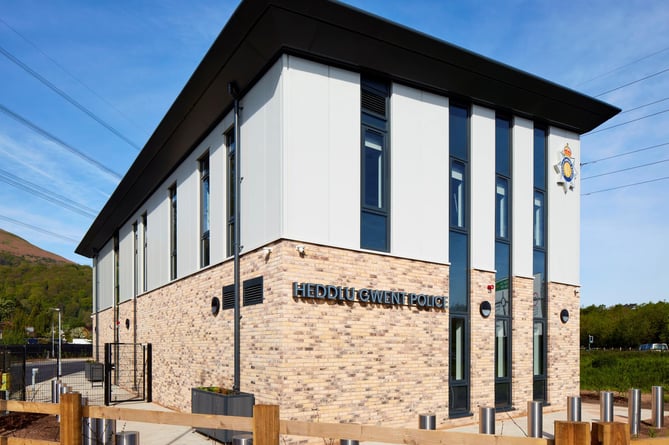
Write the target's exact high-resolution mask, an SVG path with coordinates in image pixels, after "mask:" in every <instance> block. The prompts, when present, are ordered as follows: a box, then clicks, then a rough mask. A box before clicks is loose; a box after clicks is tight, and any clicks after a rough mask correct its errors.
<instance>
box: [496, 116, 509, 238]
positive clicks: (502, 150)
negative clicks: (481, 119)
mask: <svg viewBox="0 0 669 445" xmlns="http://www.w3.org/2000/svg"><path fill="white" fill-rule="evenodd" d="M495 173H496V179H495V236H496V237H497V239H500V240H506V241H508V240H509V209H510V205H509V204H510V203H509V197H510V190H509V183H510V179H511V121H510V120H509V119H507V118H505V117H500V116H497V117H496V119H495Z"/></svg>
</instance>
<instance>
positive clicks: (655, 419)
mask: <svg viewBox="0 0 669 445" xmlns="http://www.w3.org/2000/svg"><path fill="white" fill-rule="evenodd" d="M651 399H652V400H651V402H652V405H651V423H652V424H653V428H662V426H663V425H664V388H662V387H661V386H653V389H652V396H651Z"/></svg>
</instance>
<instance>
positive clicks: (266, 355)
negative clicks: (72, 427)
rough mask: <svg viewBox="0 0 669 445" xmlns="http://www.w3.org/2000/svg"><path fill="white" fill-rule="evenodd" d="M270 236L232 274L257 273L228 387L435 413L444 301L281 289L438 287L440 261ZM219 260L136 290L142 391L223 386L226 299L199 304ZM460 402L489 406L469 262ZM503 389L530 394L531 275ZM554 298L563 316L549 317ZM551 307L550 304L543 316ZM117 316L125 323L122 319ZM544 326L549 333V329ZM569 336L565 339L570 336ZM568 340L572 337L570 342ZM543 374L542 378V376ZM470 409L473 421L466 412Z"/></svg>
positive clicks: (228, 274) (484, 338)
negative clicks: (350, 298) (147, 352)
mask: <svg viewBox="0 0 669 445" xmlns="http://www.w3.org/2000/svg"><path fill="white" fill-rule="evenodd" d="M297 244H298V243H296V242H293V241H287V240H282V241H278V242H276V243H274V244H272V245H270V246H268V247H271V249H272V251H271V253H270V254H269V255H268V256H266V255H265V253H264V252H263V250H262V249H259V250H257V251H254V252H249V253H246V254H245V255H243V256H242V261H241V278H242V280H246V279H250V278H254V277H257V276H263V279H264V286H263V287H264V302H263V304H260V305H253V306H243V307H242V308H241V315H242V319H241V363H240V367H241V390H242V391H245V392H251V393H253V394H254V395H255V397H256V403H270V404H279V405H280V406H281V417H282V418H284V419H295V420H313V421H316V420H317V421H322V422H359V423H365V424H379V423H382V424H384V425H387V426H409V427H415V426H417V421H418V420H417V419H418V415H419V414H423V413H427V412H431V413H434V414H436V416H437V425H438V426H440V425H447V424H449V423H452V422H453V421H452V420H448V344H449V342H448V325H449V323H448V310H444V309H429V310H425V309H418V308H416V307H408V306H389V305H382V304H373V303H366V304H365V303H361V302H358V301H356V302H352V303H351V302H339V301H329V300H327V299H313V298H294V297H293V288H292V284H293V282H301V283H302V282H310V283H322V284H332V285H336V286H344V287H355V288H356V289H361V288H370V289H382V290H389V291H404V292H415V293H421V294H427V295H448V266H447V265H442V264H434V263H426V262H420V261H413V260H407V259H401V258H396V257H392V256H389V255H380V254H375V253H366V252H358V251H350V250H345V249H336V248H331V247H324V246H318V245H311V244H304V243H299V244H302V245H304V246H305V251H304V255H301V254H300V253H299V252H298V251H297V250H296V245H297ZM232 277H233V270H232V261H228V262H225V263H223V264H219V265H216V266H212V267H210V268H207V269H204V270H202V271H200V272H199V273H197V274H194V275H191V276H189V277H187V278H184V279H181V280H177V281H174V282H172V283H170V284H169V285H167V286H164V287H162V288H159V289H156V290H154V291H152V292H149V293H146V294H143V295H141V296H139V297H138V298H137V314H138V319H137V341H138V342H141V343H152V344H153V379H154V380H153V395H154V400H155V401H156V402H158V403H160V404H162V405H165V406H168V407H171V408H175V409H178V410H182V411H190V397H191V396H190V389H191V388H192V387H195V386H212V385H216V386H224V387H232V383H233V336H234V333H233V310H232V309H230V310H222V311H221V312H220V313H219V314H218V315H217V316H214V315H212V312H211V301H212V298H213V297H219V298H221V290H222V287H223V286H226V285H229V284H232V282H233V278H232ZM471 283H472V286H471V308H472V317H471V331H470V332H471V336H472V339H471V408H472V412H473V413H477V411H478V409H477V406H483V405H486V406H492V405H494V312H493V314H492V315H491V317H489V318H487V319H484V318H482V317H481V316H480V315H479V313H478V307H479V303H480V302H481V301H483V300H489V301H491V302H493V303H494V292H493V293H492V294H489V292H488V290H487V285H488V284H490V283H494V273H493V272H485V271H472V278H471ZM549 291H550V296H551V300H553V299H554V300H555V301H554V302H553V301H551V304H550V313H549V317H550V319H549V366H550V368H549V397H550V398H551V399H554V400H556V401H557V400H561V398H562V397H563V396H564V397H566V395H571V393H572V391H573V389H574V385H576V387H577V386H578V299H577V298H574V292H573V288H570V287H568V286H557V285H554V286H550V287H549ZM513 299H514V303H513V306H512V307H513V311H514V312H513V316H514V322H513V338H514V343H513V349H512V352H513V370H512V372H513V384H512V388H513V400H514V405H516V406H518V405H519V408H521V409H522V408H523V407H525V405H526V403H525V402H526V401H527V400H530V399H531V388H532V386H531V383H532V347H531V345H532V343H531V342H532V312H531V299H532V280H531V279H526V278H525V279H523V278H514V280H513ZM563 307H567V308H568V309H569V311H570V313H571V314H572V318H571V319H570V321H569V322H568V323H567V324H564V325H563V324H562V323H560V322H559V311H560V310H561V309H562V308H563ZM556 311H557V315H556ZM98 317H99V318H98V320H99V330H98V335H99V342H100V345H102V344H103V343H104V342H108V341H112V340H113V338H114V337H113V326H114V323H113V320H112V317H113V314H112V311H111V310H106V311H103V312H101V313H100V314H99V316H98ZM132 317H133V301H127V302H124V303H122V304H121V305H120V320H121V324H120V326H119V338H120V341H121V342H132V341H133V323H132V320H133V318H132ZM126 318H127V319H129V320H130V326H129V328H126V326H125V322H124V321H125V319H126ZM554 334H557V335H554ZM574 339H575V340H574ZM572 340H574V342H573V345H574V347H572V343H571V342H572ZM553 376H554V377H555V378H553ZM469 420H472V419H471V418H469Z"/></svg>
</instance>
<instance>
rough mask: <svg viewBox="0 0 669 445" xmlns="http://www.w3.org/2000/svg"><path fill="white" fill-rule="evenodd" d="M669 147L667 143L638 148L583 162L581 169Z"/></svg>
mask: <svg viewBox="0 0 669 445" xmlns="http://www.w3.org/2000/svg"><path fill="white" fill-rule="evenodd" d="M667 145H669V142H665V143H663V144H657V145H651V146H650V147H644V148H637V149H636V150H631V151H626V152H624V153H618V154H616V155H611V156H606V157H604V158H599V159H595V160H594V161H588V162H583V163H581V167H583V166H585V165H588V164H594V163H596V162H599V161H607V160H609V159H614V158H619V157H622V156H627V155H631V154H634V153H639V152H640V151H646V150H652V149H654V148H658V147H664V146H667Z"/></svg>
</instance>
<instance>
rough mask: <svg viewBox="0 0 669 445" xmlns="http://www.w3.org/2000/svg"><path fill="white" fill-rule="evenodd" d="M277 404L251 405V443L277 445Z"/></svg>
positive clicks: (254, 444) (255, 444)
mask: <svg viewBox="0 0 669 445" xmlns="http://www.w3.org/2000/svg"><path fill="white" fill-rule="evenodd" d="M279 423H280V422H279V406H278V405H254V406H253V445H279Z"/></svg>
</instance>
